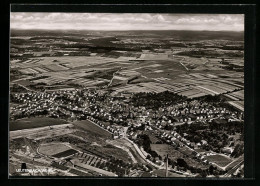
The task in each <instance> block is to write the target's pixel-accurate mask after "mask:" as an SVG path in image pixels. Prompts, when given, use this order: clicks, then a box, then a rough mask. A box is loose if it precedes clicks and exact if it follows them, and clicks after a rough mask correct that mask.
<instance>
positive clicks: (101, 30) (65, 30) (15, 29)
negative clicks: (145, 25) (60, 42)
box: [10, 28, 244, 32]
mask: <svg viewBox="0 0 260 186" xmlns="http://www.w3.org/2000/svg"><path fill="white" fill-rule="evenodd" d="M10 30H37V31H40V30H44V31H46V30H48V31H101V32H104V31H105V32H106V31H119V32H120V31H209V32H244V30H240V31H239V30H185V29H184V30H183V29H180V30H178V29H167V30H166V29H165V30H164V29H161V30H156V29H150V30H135V29H133V30H132V29H129V30H95V29H94V30H91V29H44V28H38V29H37V28H30V29H23V28H10Z"/></svg>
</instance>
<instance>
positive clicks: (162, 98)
mask: <svg viewBox="0 0 260 186" xmlns="http://www.w3.org/2000/svg"><path fill="white" fill-rule="evenodd" d="M184 100H186V97H184V96H180V95H178V94H175V93H173V92H169V91H165V92H160V93H153V92H148V93H147V92H140V93H137V94H134V95H133V97H132V102H133V104H134V106H136V107H139V106H145V107H146V108H148V109H158V108H159V107H163V106H166V105H172V104H176V103H178V102H180V101H184Z"/></svg>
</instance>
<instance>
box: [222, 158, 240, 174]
mask: <svg viewBox="0 0 260 186" xmlns="http://www.w3.org/2000/svg"><path fill="white" fill-rule="evenodd" d="M243 164H244V158H243V159H242V160H240V161H238V164H236V165H235V166H234V167H232V168H231V169H230V170H228V172H227V173H226V174H224V176H223V177H230V176H231V175H232V174H233V173H234V172H236V170H237V169H238V168H239V167H240V166H241V165H243Z"/></svg>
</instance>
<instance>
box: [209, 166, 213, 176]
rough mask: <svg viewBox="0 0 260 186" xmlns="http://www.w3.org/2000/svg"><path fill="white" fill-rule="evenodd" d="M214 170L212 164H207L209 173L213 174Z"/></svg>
mask: <svg viewBox="0 0 260 186" xmlns="http://www.w3.org/2000/svg"><path fill="white" fill-rule="evenodd" d="M213 171H214V167H213V166H212V165H210V166H209V174H211V175H212V174H213Z"/></svg>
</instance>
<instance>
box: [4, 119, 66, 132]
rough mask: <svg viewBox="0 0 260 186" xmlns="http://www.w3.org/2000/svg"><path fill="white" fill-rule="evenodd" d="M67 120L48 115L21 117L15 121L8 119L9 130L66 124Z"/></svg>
mask: <svg viewBox="0 0 260 186" xmlns="http://www.w3.org/2000/svg"><path fill="white" fill-rule="evenodd" d="M66 123H68V122H67V121H64V120H61V119H57V118H48V117H33V118H23V119H18V120H15V121H9V130H10V131H15V130H23V129H31V128H38V127H45V126H53V125H61V124H66Z"/></svg>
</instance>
